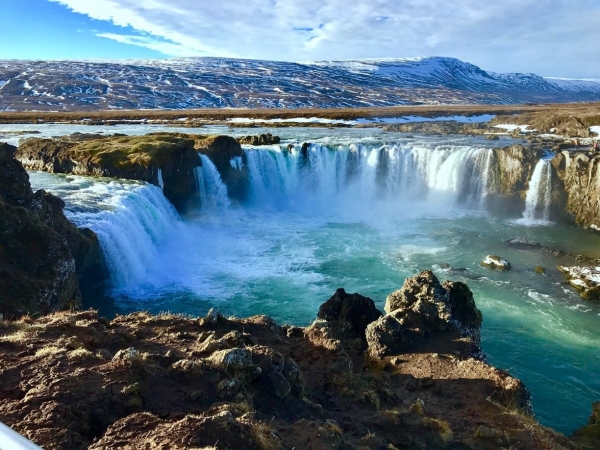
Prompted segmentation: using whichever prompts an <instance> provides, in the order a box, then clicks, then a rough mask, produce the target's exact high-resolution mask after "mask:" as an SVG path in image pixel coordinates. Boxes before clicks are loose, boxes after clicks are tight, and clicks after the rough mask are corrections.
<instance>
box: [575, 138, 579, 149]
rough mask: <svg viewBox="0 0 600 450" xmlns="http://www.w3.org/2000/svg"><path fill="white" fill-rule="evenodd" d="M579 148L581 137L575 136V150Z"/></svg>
mask: <svg viewBox="0 0 600 450" xmlns="http://www.w3.org/2000/svg"><path fill="white" fill-rule="evenodd" d="M578 148H579V138H575V150H577V149H578Z"/></svg>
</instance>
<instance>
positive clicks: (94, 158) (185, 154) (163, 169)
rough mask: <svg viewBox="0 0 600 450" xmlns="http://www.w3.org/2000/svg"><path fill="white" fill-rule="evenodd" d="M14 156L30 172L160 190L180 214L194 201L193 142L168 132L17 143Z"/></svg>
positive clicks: (195, 155) (196, 161)
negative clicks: (140, 184) (111, 180)
mask: <svg viewBox="0 0 600 450" xmlns="http://www.w3.org/2000/svg"><path fill="white" fill-rule="evenodd" d="M16 158H17V159H18V160H19V161H21V162H22V163H23V165H24V166H25V168H27V169H29V170H43V171H46V172H52V173H72V174H76V175H91V176H103V177H114V178H126V179H130V180H140V181H145V182H148V183H152V184H154V185H156V186H160V187H162V188H163V191H164V194H165V197H167V199H169V201H170V202H171V203H173V205H174V206H175V208H176V209H177V210H178V211H179V212H186V211H187V210H188V209H190V208H191V207H195V206H196V205H198V203H199V196H198V187H197V182H196V175H195V172H194V171H195V168H196V167H198V166H200V165H201V161H200V157H199V156H198V152H197V150H196V149H195V148H194V139H191V138H190V137H189V136H188V137H181V136H176V135H172V134H169V133H162V134H160V133H159V134H149V135H146V136H108V137H99V138H94V137H90V138H86V139H71V138H69V137H67V138H64V139H38V138H32V139H27V140H25V141H24V142H22V143H21V144H20V146H19V149H18V150H17V154H16Z"/></svg>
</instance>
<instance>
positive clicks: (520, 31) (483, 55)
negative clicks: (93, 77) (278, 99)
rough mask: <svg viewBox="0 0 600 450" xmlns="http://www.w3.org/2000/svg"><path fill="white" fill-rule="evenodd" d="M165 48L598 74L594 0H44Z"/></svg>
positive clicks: (597, 5)
mask: <svg viewBox="0 0 600 450" xmlns="http://www.w3.org/2000/svg"><path fill="white" fill-rule="evenodd" d="M50 1H55V2H58V3H61V4H63V5H65V6H68V7H69V8H71V9H72V10H73V11H75V12H78V13H82V14H86V15H88V16H89V17H91V18H93V19H97V20H102V21H109V22H112V23H114V24H115V25H118V26H123V27H131V28H133V29H134V30H136V31H137V32H139V33H140V35H139V36H136V35H133V34H132V33H123V34H118V33H100V34H99V36H101V37H105V38H109V39H113V40H117V41H119V42H123V43H127V44H133V45H139V46H144V47H148V48H151V49H153V50H157V51H160V52H162V53H164V54H166V55H172V56H199V55H200V56H224V57H239V58H256V59H272V60H288V61H289V60H292V61H294V60H295V61H298V60H314V59H348V58H367V57H402V56H418V55H423V56H429V55H436V56H454V57H457V58H460V59H463V60H465V61H469V62H472V63H474V64H477V65H479V66H481V67H482V68H484V69H487V70H494V71H499V72H506V71H520V72H535V73H539V74H541V75H557V76H587V77H599V76H600V58H598V57H596V56H595V54H597V50H598V49H597V47H598V43H599V42H600V2H598V1H597V0H577V1H573V0H503V1H501V2H482V1H481V0H461V1H457V2H448V1H445V0H353V1H349V0H221V1H218V2H216V1H211V0H144V1H143V2H140V1H139V0H93V1H90V0H50Z"/></svg>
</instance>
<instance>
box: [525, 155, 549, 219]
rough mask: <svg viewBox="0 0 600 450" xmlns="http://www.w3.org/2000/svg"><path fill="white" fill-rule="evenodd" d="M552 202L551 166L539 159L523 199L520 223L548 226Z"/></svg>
mask: <svg viewBox="0 0 600 450" xmlns="http://www.w3.org/2000/svg"><path fill="white" fill-rule="evenodd" d="M551 202H552V165H551V164H550V161H547V160H544V159H540V160H539V161H538V163H537V164H536V166H535V169H534V170H533V175H532V176H531V180H530V181H529V189H527V196H526V198H525V211H524V212H523V219H522V223H524V224H526V225H550V224H551V223H552V222H550V220H549V219H550V204H551Z"/></svg>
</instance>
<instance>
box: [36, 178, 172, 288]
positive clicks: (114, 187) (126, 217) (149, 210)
mask: <svg viewBox="0 0 600 450" xmlns="http://www.w3.org/2000/svg"><path fill="white" fill-rule="evenodd" d="M30 181H31V184H32V186H33V187H34V188H35V187H36V186H39V187H44V188H45V189H48V190H50V191H51V192H53V193H54V194H56V195H58V196H59V197H61V198H62V199H63V200H64V201H65V203H66V210H65V214H66V215H67V217H68V218H69V219H70V220H71V221H72V222H73V223H75V225H77V226H78V227H80V228H90V229H91V230H92V231H94V232H95V233H96V234H97V235H98V239H99V241H100V245H101V248H102V252H103V253H104V256H105V260H106V263H107V265H108V269H109V271H110V274H111V282H112V284H113V287H114V288H116V289H126V288H129V287H131V286H134V285H135V284H136V283H138V282H140V281H141V280H143V279H144V277H145V275H146V273H147V270H148V264H150V263H151V262H152V261H156V260H157V258H158V255H159V254H158V245H159V244H160V243H161V242H162V241H164V239H165V238H166V237H167V236H168V235H169V234H170V233H173V232H174V230H175V228H176V227H177V226H179V224H180V222H179V217H178V215H177V213H176V212H175V210H174V208H173V207H172V206H171V204H170V203H169V202H168V201H167V200H166V199H165V197H164V196H163V194H162V192H161V190H160V188H157V187H156V186H152V185H149V184H145V183H136V182H130V181H116V180H107V179H92V178H89V177H78V176H69V177H65V176H53V175H50V174H45V173H31V174H30Z"/></svg>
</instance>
